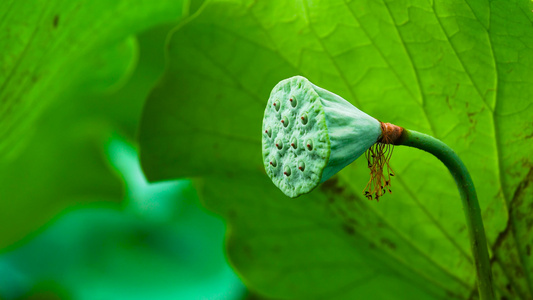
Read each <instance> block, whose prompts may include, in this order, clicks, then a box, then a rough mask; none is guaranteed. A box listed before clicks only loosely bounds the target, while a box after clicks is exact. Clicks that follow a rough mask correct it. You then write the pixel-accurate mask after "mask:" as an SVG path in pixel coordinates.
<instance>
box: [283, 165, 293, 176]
mask: <svg viewBox="0 0 533 300" xmlns="http://www.w3.org/2000/svg"><path fill="white" fill-rule="evenodd" d="M283 174H284V175H285V176H287V177H289V176H291V168H290V167H289V166H285V168H283Z"/></svg>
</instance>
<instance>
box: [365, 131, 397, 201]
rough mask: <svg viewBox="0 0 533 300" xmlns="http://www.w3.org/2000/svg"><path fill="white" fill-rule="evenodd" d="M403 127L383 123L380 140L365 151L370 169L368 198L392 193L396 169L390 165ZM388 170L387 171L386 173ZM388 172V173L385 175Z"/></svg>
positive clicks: (366, 193) (377, 198) (367, 189)
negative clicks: (392, 177)
mask: <svg viewBox="0 0 533 300" xmlns="http://www.w3.org/2000/svg"><path fill="white" fill-rule="evenodd" d="M402 131H403V128H401V127H399V126H396V125H392V124H390V123H381V132H382V134H381V136H380V138H379V139H378V141H377V142H376V143H375V144H374V145H372V146H370V148H368V150H367V151H366V152H365V157H366V160H367V162H368V168H369V169H370V180H369V181H368V183H367V185H366V187H365V189H364V190H363V194H364V195H365V197H366V198H367V199H368V200H372V199H376V200H377V201H379V198H380V197H381V196H383V195H384V194H385V193H386V192H389V193H392V191H391V189H390V187H391V176H394V171H393V170H392V168H391V167H390V165H389V161H390V159H391V157H392V151H393V150H394V144H395V142H396V140H397V139H398V138H399V137H400V136H401V134H402ZM385 171H386V173H385ZM385 174H387V175H385Z"/></svg>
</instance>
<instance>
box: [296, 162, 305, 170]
mask: <svg viewBox="0 0 533 300" xmlns="http://www.w3.org/2000/svg"><path fill="white" fill-rule="evenodd" d="M298 169H299V170H300V171H302V172H303V171H304V170H305V163H304V162H303V161H299V162H298Z"/></svg>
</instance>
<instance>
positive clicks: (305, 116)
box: [300, 114, 307, 125]
mask: <svg viewBox="0 0 533 300" xmlns="http://www.w3.org/2000/svg"><path fill="white" fill-rule="evenodd" d="M300 119H301V121H302V124H304V125H306V124H307V114H305V115H303V116H301V117H300Z"/></svg>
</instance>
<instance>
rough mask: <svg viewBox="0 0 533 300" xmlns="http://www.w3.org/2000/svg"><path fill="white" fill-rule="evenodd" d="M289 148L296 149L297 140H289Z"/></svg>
mask: <svg viewBox="0 0 533 300" xmlns="http://www.w3.org/2000/svg"><path fill="white" fill-rule="evenodd" d="M291 147H292V148H294V149H296V148H298V140H297V139H296V138H294V137H293V138H292V139H291Z"/></svg>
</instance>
